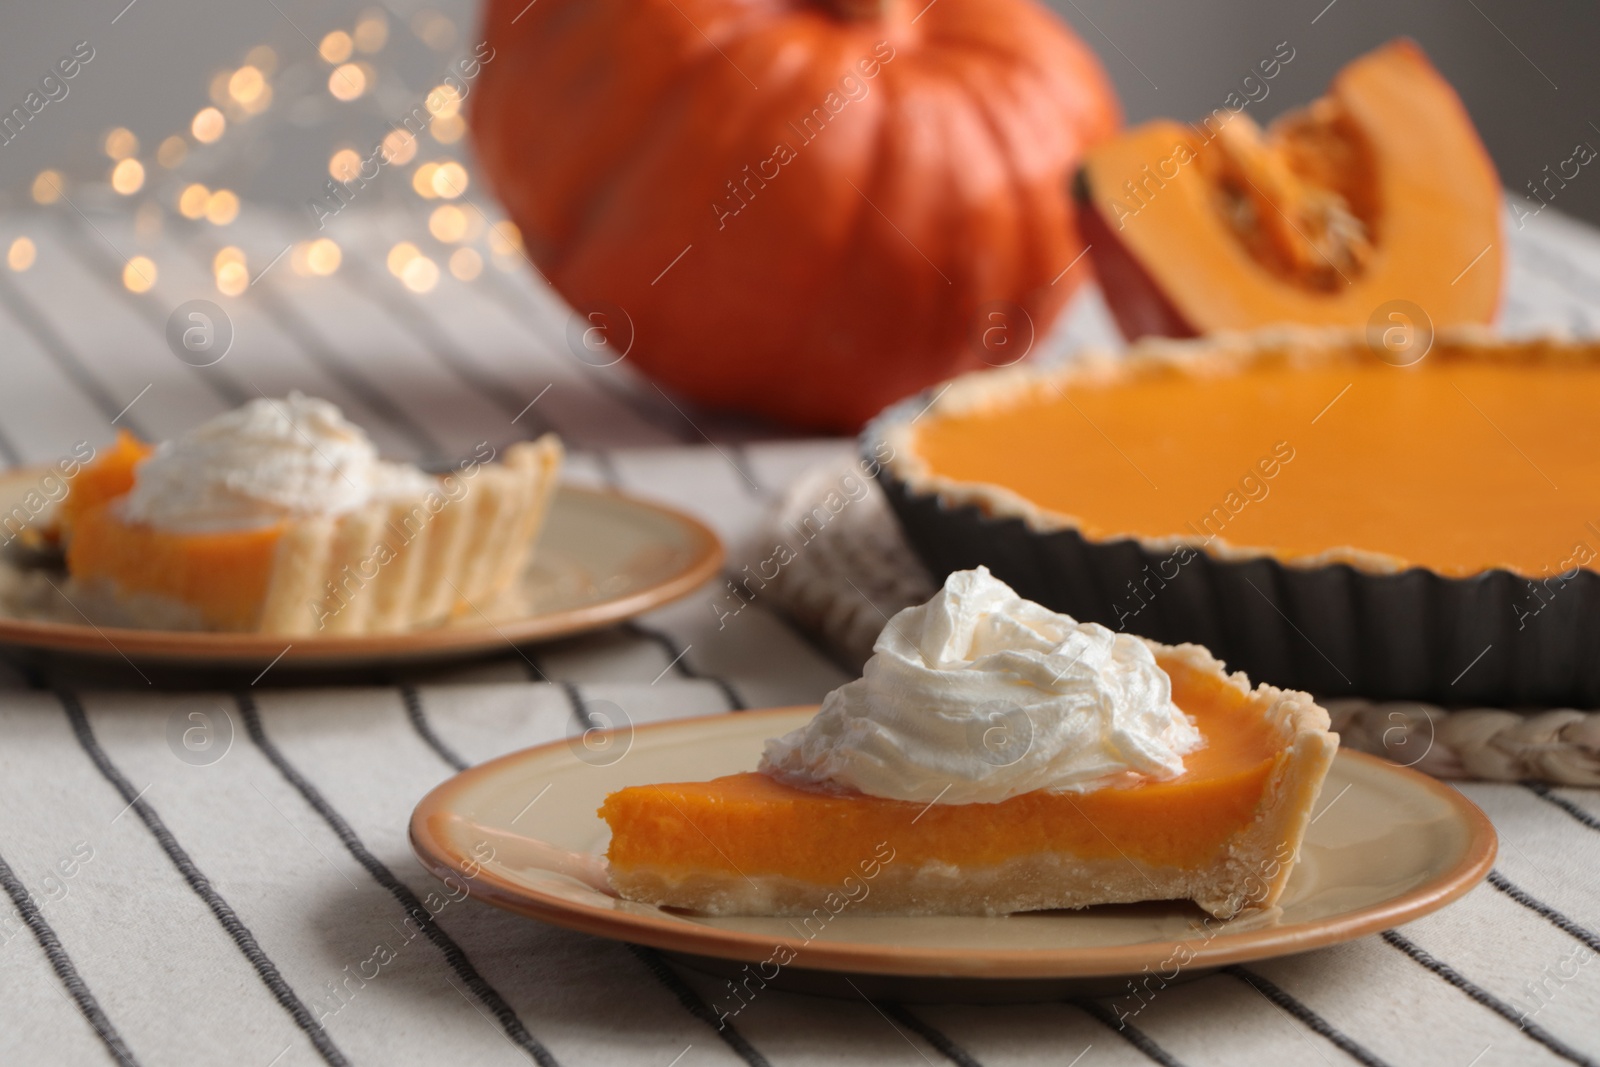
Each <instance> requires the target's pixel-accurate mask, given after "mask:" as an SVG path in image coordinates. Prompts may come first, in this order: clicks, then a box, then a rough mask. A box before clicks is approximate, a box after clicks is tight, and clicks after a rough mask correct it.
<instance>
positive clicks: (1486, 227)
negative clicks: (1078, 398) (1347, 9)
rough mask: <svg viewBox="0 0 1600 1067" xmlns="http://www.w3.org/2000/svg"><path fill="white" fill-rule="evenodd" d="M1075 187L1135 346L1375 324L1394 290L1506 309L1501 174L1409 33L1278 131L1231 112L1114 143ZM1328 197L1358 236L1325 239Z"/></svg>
mask: <svg viewBox="0 0 1600 1067" xmlns="http://www.w3.org/2000/svg"><path fill="white" fill-rule="evenodd" d="M1074 188H1075V192H1076V197H1077V200H1078V202H1079V206H1080V211H1081V215H1080V225H1081V227H1082V232H1083V234H1084V236H1085V238H1086V239H1087V240H1088V241H1089V244H1090V248H1091V250H1092V251H1091V253H1090V258H1091V259H1092V260H1093V261H1094V264H1095V273H1096V276H1097V277H1098V278H1099V280H1100V285H1101V288H1102V290H1103V291H1104V293H1105V296H1106V303H1107V304H1108V305H1109V307H1110V308H1111V311H1112V314H1113V316H1114V317H1115V318H1116V320H1117V324H1118V325H1119V326H1120V327H1121V329H1122V332H1123V333H1124V335H1126V336H1127V337H1128V338H1129V339H1133V338H1137V337H1141V336H1144V335H1147V334H1155V335H1163V336H1169V337H1190V336H1195V335H1198V334H1205V333H1212V332H1215V331H1218V330H1249V329H1254V328H1256V327H1260V326H1268V325H1272V324H1275V323H1283V322H1293V323H1308V324H1314V325H1343V326H1362V325H1366V324H1368V323H1369V321H1371V319H1372V317H1373V315H1374V313H1375V312H1377V311H1378V310H1379V309H1380V307H1382V306H1383V305H1385V304H1386V303H1388V302H1390V301H1395V300H1403V301H1409V302H1411V303H1413V304H1415V305H1417V306H1419V307H1421V308H1422V310H1423V311H1424V312H1425V313H1426V314H1427V316H1428V318H1429V320H1430V321H1431V322H1432V324H1433V325H1434V326H1435V327H1444V326H1454V325H1460V324H1465V323H1488V322H1491V321H1493V319H1494V316H1495V313H1496V312H1497V310H1498V308H1499V302H1500V290H1501V276H1502V272H1503V257H1502V253H1501V248H1502V246H1503V244H1504V241H1503V239H1502V234H1501V225H1502V224H1501V212H1502V205H1501V195H1502V194H1501V190H1500V180H1499V177H1498V176H1497V175H1496V173H1495V169H1494V164H1493V163H1492V162H1491V161H1490V159H1489V156H1488V153H1487V151H1486V150H1485V149H1484V147H1483V143H1482V141H1481V140H1479V138H1478V134H1477V131H1476V130H1475V129H1474V128H1473V125H1472V120H1471V118H1470V117H1469V116H1468V114H1467V112H1466V109H1465V108H1464V107H1463V106H1462V104H1461V101H1460V99H1459V98H1458V97H1457V96H1456V93H1455V90H1454V89H1452V88H1451V87H1450V84H1449V83H1448V82H1446V81H1445V80H1444V78H1443V76H1441V75H1440V74H1439V72H1438V71H1437V70H1436V69H1435V68H1434V67H1433V65H1432V64H1431V63H1430V62H1429V61H1428V58H1427V56H1426V55H1424V54H1423V52H1422V49H1421V48H1419V47H1418V46H1417V45H1416V44H1414V43H1413V42H1411V41H1409V40H1406V39H1403V38H1402V39H1399V40H1395V41H1391V42H1390V43H1388V44H1386V45H1384V46H1382V47H1380V48H1378V49H1376V50H1374V51H1372V52H1370V53H1368V54H1367V55H1364V56H1361V57H1359V58H1357V59H1356V60H1354V61H1353V62H1351V63H1350V64H1349V65H1347V66H1346V67H1345V68H1344V69H1343V70H1341V71H1340V72H1339V74H1338V75H1337V76H1336V77H1335V78H1334V81H1333V84H1332V85H1331V86H1330V87H1329V90H1328V93H1327V95H1326V96H1325V97H1323V98H1322V99H1320V100H1318V101H1316V102H1314V103H1312V104H1311V105H1310V106H1308V107H1306V108H1304V109H1302V110H1300V111H1296V112H1290V113H1289V114H1287V115H1285V116H1283V117H1282V118H1280V119H1279V120H1277V122H1275V123H1274V124H1273V125H1272V126H1271V127H1270V128H1269V129H1268V130H1266V131H1265V133H1264V134H1262V133H1261V132H1260V131H1258V130H1257V128H1256V126H1255V124H1254V122H1253V121H1252V120H1251V119H1250V118H1249V116H1248V115H1247V114H1234V115H1232V116H1231V117H1230V116H1228V114H1227V113H1226V112H1224V111H1221V110H1219V111H1218V112H1216V113H1214V114H1213V116H1212V117H1210V118H1208V119H1206V120H1204V121H1203V122H1199V123H1190V124H1187V125H1184V124H1179V123H1175V122H1166V121H1159V122H1151V123H1147V124H1145V125H1143V126H1139V127H1137V128H1135V129H1132V130H1129V131H1127V132H1126V133H1124V134H1122V135H1120V136H1118V137H1115V138H1112V139H1109V140H1107V141H1106V142H1104V143H1102V144H1100V145H1098V146H1095V147H1094V148H1093V149H1092V150H1091V151H1090V152H1089V153H1088V155H1087V157H1086V158H1085V160H1084V165H1083V169H1082V171H1081V172H1080V173H1079V175H1078V178H1077V180H1076V182H1075V184H1074ZM1330 194H1331V199H1330ZM1330 203H1332V204H1335V205H1336V208H1335V212H1336V213H1338V214H1337V217H1338V219H1339V220H1341V221H1342V222H1344V223H1348V222H1349V221H1350V220H1352V219H1353V220H1355V221H1356V223H1357V224H1358V226H1359V231H1360V236H1359V238H1358V240H1357V241H1356V242H1354V243H1352V244H1345V243H1342V242H1339V241H1334V240H1327V241H1324V242H1322V243H1317V242H1316V241H1315V240H1314V239H1315V238H1317V237H1319V236H1325V235H1326V232H1327V231H1318V229H1317V228H1316V225H1315V223H1317V222H1319V221H1323V220H1326V219H1327V218H1330V217H1334V216H1332V215H1329V214H1328V205H1329V204H1330ZM1302 210H1304V211H1305V213H1304V214H1302V213H1301V211H1302ZM1318 211H1320V212H1322V214H1321V215H1319V214H1318ZM1241 219H1245V220H1253V221H1248V222H1241V221H1239V220H1241ZM1274 234H1275V235H1276V236H1274ZM1344 255H1348V258H1342V257H1343V256H1344Z"/></svg>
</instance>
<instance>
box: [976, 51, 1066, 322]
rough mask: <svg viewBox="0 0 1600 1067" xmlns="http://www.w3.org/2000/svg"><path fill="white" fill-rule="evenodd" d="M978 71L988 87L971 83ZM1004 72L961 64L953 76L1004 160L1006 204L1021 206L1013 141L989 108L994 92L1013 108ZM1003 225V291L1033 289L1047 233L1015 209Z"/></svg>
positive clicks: (1045, 268) (1044, 267)
mask: <svg viewBox="0 0 1600 1067" xmlns="http://www.w3.org/2000/svg"><path fill="white" fill-rule="evenodd" d="M980 72H981V76H983V77H985V78H988V79H990V81H991V84H990V85H989V86H981V85H974V84H972V81H971V79H972V77H973V76H975V75H979V74H980ZM1008 73H1009V72H1002V71H999V70H996V69H995V68H994V66H992V65H990V64H976V63H973V64H965V65H961V66H958V67H957V69H956V77H957V78H959V79H960V84H961V86H962V88H963V89H964V90H965V92H966V95H967V96H968V97H969V98H970V104H971V106H972V108H973V111H974V112H975V113H976V114H977V115H978V118H979V120H980V121H981V122H982V123H983V126H984V128H985V129H986V130H987V131H988V132H989V139H990V142H991V144H992V145H993V146H994V151H995V153H996V155H998V156H999V157H1000V158H1001V159H1003V160H1004V166H1003V167H1002V169H1003V170H1004V172H1005V175H1006V186H1007V188H1008V189H1009V190H1010V193H1011V196H1010V198H1009V201H1008V202H1009V203H1011V204H1025V203H1027V202H1028V201H1029V199H1030V198H1029V190H1028V187H1027V183H1025V182H1023V181H1022V179H1021V170H1022V168H1021V167H1020V166H1019V165H1018V164H1017V159H1016V155H1015V146H1016V142H1015V140H1014V139H1013V137H1012V136H1010V135H1009V133H1008V131H1007V130H1006V129H1005V128H1004V127H1003V126H1002V125H1001V123H1000V117H999V116H998V115H997V114H996V113H995V110H994V108H993V107H992V106H991V105H992V104H993V103H994V95H995V93H996V92H997V91H999V92H1006V93H1007V97H1008V99H1007V100H1006V101H1005V102H1006V103H1007V104H1011V105H1013V107H1014V106H1015V100H1014V99H1012V98H1011V94H1010V93H1009V89H1010V86H1009V80H1008V79H1007V78H1006V77H1005V74H1008ZM1061 221H1062V224H1063V225H1064V226H1070V224H1071V221H1072V220H1071V217H1070V215H1068V214H1067V213H1065V212H1063V216H1062V220H1061ZM1007 223H1008V225H1007V230H1008V234H1009V236H1010V238H1011V240H1010V242H1009V244H1010V248H1011V251H1012V253H1013V255H1012V265H1011V268H1010V281H1011V282H1012V284H1011V285H1010V286H1008V287H1007V288H1016V287H1018V286H1021V285H1030V286H1034V287H1035V288H1036V287H1037V286H1038V285H1039V283H1040V281H1041V280H1042V279H1043V278H1048V277H1049V271H1050V266H1049V264H1047V263H1046V262H1045V258H1046V256H1045V245H1047V244H1049V243H1050V234H1051V231H1050V230H1049V229H1047V228H1045V227H1039V226H1024V225H1021V212H1020V211H1017V210H1013V211H1011V212H1010V213H1009V217H1008V219H1007ZM1069 244H1070V242H1069ZM1023 249H1025V250H1026V258H1025V260H1024V261H1023V263H1022V264H1021V265H1020V266H1019V265H1018V264H1017V262H1016V257H1015V253H1016V252H1017V251H1018V250H1023ZM1032 295H1033V294H1032V293H1031V292H1030V293H1028V294H1027V296H1028V297H1031V296H1032ZM1027 302H1028V300H1027V298H1026V297H1025V298H1024V300H1022V301H1019V302H1018V303H1019V304H1021V305H1023V306H1025V305H1026V303H1027ZM1029 314H1030V315H1031V314H1032V313H1031V312H1029Z"/></svg>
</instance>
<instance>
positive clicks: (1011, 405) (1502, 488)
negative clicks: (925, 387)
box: [904, 341, 1600, 576]
mask: <svg viewBox="0 0 1600 1067" xmlns="http://www.w3.org/2000/svg"><path fill="white" fill-rule="evenodd" d="M1512 355H1513V356H1514V355H1515V353H1512ZM1524 355H1526V353H1524ZM1592 356H1593V353H1590V354H1589V355H1588V356H1584V357H1582V358H1574V357H1572V356H1570V355H1569V356H1567V357H1566V358H1563V359H1559V360H1557V359H1551V360H1543V359H1538V358H1483V359H1475V358H1471V354H1470V352H1467V351H1457V352H1452V351H1449V350H1446V351H1444V352H1438V351H1436V352H1435V353H1434V354H1432V355H1429V356H1428V357H1427V358H1426V359H1424V360H1422V362H1420V363H1419V364H1417V365H1414V366H1409V367H1395V366H1391V365H1389V364H1387V363H1384V362H1382V361H1380V360H1378V359H1377V358H1375V357H1373V356H1372V355H1371V354H1370V353H1368V352H1366V351H1365V350H1364V348H1363V346H1361V345H1360V344H1359V342H1355V341H1352V342H1350V343H1348V344H1346V345H1345V346H1344V347H1343V348H1342V349H1337V350H1335V351H1334V352H1332V353H1331V354H1329V353H1326V352H1325V353H1323V357H1321V358H1315V359H1312V360H1311V364H1312V365H1307V364H1306V363H1303V362H1301V363H1297V362H1295V361H1293V360H1292V359H1289V358H1284V357H1282V356H1281V355H1279V356H1277V357H1274V358H1268V359H1263V360H1258V361H1257V362H1256V363H1255V364H1254V365H1241V364H1240V363H1239V362H1238V361H1237V360H1235V361H1232V362H1230V361H1229V360H1228V359H1227V358H1226V355H1225V354H1224V358H1221V359H1219V360H1217V361H1216V362H1215V363H1214V364H1210V365H1207V364H1204V363H1188V364H1176V363H1174V364H1172V365H1164V364H1162V363H1160V362H1159V361H1157V362H1155V363H1153V364H1150V365H1143V366H1139V365H1136V366H1135V367H1134V368H1133V369H1131V370H1128V371H1126V372H1108V373H1088V374H1083V375H1079V376H1071V375H1070V373H1069V375H1068V376H1066V377H1062V378H1060V380H1059V381H1058V382H1057V383H1056V384H1057V386H1058V387H1057V388H1044V387H1041V385H1040V383H1039V382H1038V381H1035V382H1033V383H1032V384H1031V385H1030V384H1027V383H1022V382H1019V383H1018V388H1016V389H1014V390H1009V391H1007V390H1004V389H999V390H995V391H993V393H992V395H988V396H987V397H986V398H985V399H983V400H981V401H977V402H973V403H963V402H962V401H961V400H960V399H959V398H958V397H959V392H960V388H959V386H958V388H957V390H953V391H952V393H953V394H956V395H953V396H952V397H951V399H952V400H953V401H954V402H953V403H950V404H945V405H941V407H936V408H935V409H934V410H933V411H930V412H929V413H928V415H927V417H924V418H922V419H920V420H919V421H918V423H917V425H916V426H915V427H914V428H911V429H910V431H909V432H908V433H907V434H906V435H905V437H904V440H905V441H906V444H907V445H908V447H909V451H910V452H911V453H913V455H914V460H913V463H914V465H915V466H916V467H917V468H918V469H919V470H920V471H921V472H922V474H923V475H925V476H931V479H932V481H933V482H934V483H936V486H935V487H936V488H937V489H939V491H945V490H948V489H950V488H952V487H954V486H967V487H981V486H992V487H998V488H999V489H1001V490H1002V491H1004V492H1005V493H1007V494H1011V495H1012V496H1013V497H1014V498H1020V499H1021V500H1023V501H1026V502H1027V503H1028V504H1029V505H1032V506H1033V507H1034V508H1037V509H1039V510H1040V511H1042V512H1044V513H1047V514H1049V515H1051V516H1054V517H1056V518H1058V519H1059V520H1060V521H1061V522H1066V523H1069V524H1071V525H1075V526H1076V527H1077V528H1078V529H1079V530H1080V531H1081V532H1082V533H1083V534H1084V535H1085V536H1086V537H1089V538H1091V539H1095V540H1102V541H1103V540H1108V539H1113V538H1119V537H1128V536H1132V537H1136V538H1141V539H1146V540H1181V541H1185V542H1188V543H1192V544H1201V543H1207V544H1220V545H1222V546H1227V547H1230V548H1233V549H1238V550H1244V551H1251V552H1259V553H1262V554H1271V555H1274V556H1276V557H1277V558H1279V559H1281V560H1284V561H1287V562H1295V561H1303V562H1309V561H1313V560H1320V559H1323V558H1325V557H1326V555H1327V554H1328V553H1329V552H1339V551H1341V550H1352V551H1353V553H1354V554H1355V555H1357V556H1360V557H1364V558H1366V559H1367V560H1368V561H1373V562H1378V563H1379V564H1380V566H1379V569H1397V568H1399V567H1403V566H1421V567H1427V568H1430V569H1432V570H1434V571H1437V572H1439V573H1441V574H1445V575H1450V576H1466V575H1471V574H1475V573H1478V572H1480V571H1483V570H1487V569H1491V568H1495V567H1504V568H1507V569H1510V570H1512V571H1515V572H1517V573H1521V574H1524V575H1528V576H1545V575H1549V574H1553V573H1558V572H1561V571H1564V570H1567V569H1568V568H1570V567H1572V566H1573V565H1575V564H1577V563H1583V562H1587V559H1585V558H1584V557H1587V558H1588V559H1592V558H1594V554H1593V552H1592V551H1591V552H1589V553H1584V552H1581V551H1579V552H1578V554H1577V556H1576V557H1575V556H1574V552H1575V546H1579V547H1581V543H1594V542H1593V541H1591V538H1592V537H1594V536H1595V534H1594V530H1593V528H1592V527H1591V525H1590V524H1591V523H1594V522H1596V521H1600V509H1597V508H1596V507H1595V506H1594V501H1595V500H1597V499H1600V466H1597V465H1596V464H1595V463H1594V462H1593V460H1592V457H1593V455H1594V452H1595V449H1596V447H1597V446H1600V430H1597V429H1596V426H1595V423H1594V420H1593V418H1592V412H1594V411H1595V410H1597V409H1600V359H1595V358H1591V357H1592ZM969 380H972V379H969Z"/></svg>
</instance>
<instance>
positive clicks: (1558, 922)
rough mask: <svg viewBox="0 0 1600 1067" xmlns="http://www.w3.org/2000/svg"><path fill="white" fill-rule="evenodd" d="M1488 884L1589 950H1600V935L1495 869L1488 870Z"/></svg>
mask: <svg viewBox="0 0 1600 1067" xmlns="http://www.w3.org/2000/svg"><path fill="white" fill-rule="evenodd" d="M1489 884H1490V885H1492V886H1494V887H1495V888H1496V889H1498V890H1500V892H1502V893H1504V894H1505V895H1506V896H1508V897H1510V898H1511V899H1512V900H1514V901H1516V902H1517V903H1518V904H1521V905H1522V906H1523V907H1524V908H1527V909H1528V910H1529V911H1531V912H1533V913H1534V914H1536V915H1539V916H1542V917H1543V918H1544V919H1546V920H1547V921H1548V922H1549V923H1550V925H1551V926H1554V927H1555V928H1556V929H1557V930H1560V931H1561V932H1562V933H1564V934H1566V935H1567V936H1568V937H1571V938H1573V939H1574V940H1577V941H1581V942H1583V943H1584V944H1585V945H1587V946H1588V947H1589V948H1590V949H1591V950H1593V951H1595V952H1600V936H1596V935H1595V933H1594V931H1592V930H1590V929H1589V928H1588V927H1586V926H1580V925H1578V924H1577V923H1575V922H1573V921H1572V920H1571V919H1569V918H1567V917H1566V916H1565V915H1563V914H1561V912H1559V911H1557V910H1556V909H1555V908H1552V907H1551V906H1550V905H1548V904H1546V903H1545V902H1544V901H1542V900H1540V899H1539V898H1538V897H1535V896H1534V895H1533V894H1531V893H1529V892H1528V891H1527V890H1525V889H1523V888H1522V887H1521V886H1519V885H1517V884H1516V883H1515V882H1513V881H1512V880H1511V879H1509V878H1507V877H1506V876H1505V875H1503V874H1501V873H1500V872H1499V871H1497V870H1492V871H1490V872H1489Z"/></svg>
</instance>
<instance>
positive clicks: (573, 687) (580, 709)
mask: <svg viewBox="0 0 1600 1067" xmlns="http://www.w3.org/2000/svg"><path fill="white" fill-rule="evenodd" d="M557 684H558V685H560V686H561V691H562V692H563V693H565V694H566V697H567V704H568V706H570V707H571V708H572V717H573V718H574V719H577V720H578V725H579V726H581V727H583V728H584V729H585V730H595V729H599V727H600V724H599V723H598V722H596V721H595V717H594V713H593V712H591V711H590V710H589V702H588V701H586V700H584V699H583V693H582V692H580V691H579V689H578V684H577V683H576V682H569V681H566V680H565V679H563V680H562V681H560V682H558V683H557Z"/></svg>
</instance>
